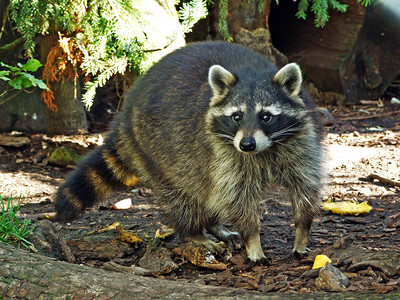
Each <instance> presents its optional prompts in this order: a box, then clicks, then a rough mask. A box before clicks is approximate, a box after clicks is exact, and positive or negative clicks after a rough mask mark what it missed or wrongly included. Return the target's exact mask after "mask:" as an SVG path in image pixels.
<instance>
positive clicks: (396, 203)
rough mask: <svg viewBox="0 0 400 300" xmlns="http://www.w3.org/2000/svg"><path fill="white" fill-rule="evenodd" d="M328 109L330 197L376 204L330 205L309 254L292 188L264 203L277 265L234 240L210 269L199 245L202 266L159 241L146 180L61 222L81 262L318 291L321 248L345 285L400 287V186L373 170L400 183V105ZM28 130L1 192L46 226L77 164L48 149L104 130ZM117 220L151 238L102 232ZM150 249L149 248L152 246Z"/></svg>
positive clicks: (266, 238) (10, 156)
mask: <svg viewBox="0 0 400 300" xmlns="http://www.w3.org/2000/svg"><path fill="white" fill-rule="evenodd" d="M329 110H330V111H331V112H332V113H333V115H334V116H335V121H334V124H333V125H331V126H328V127H327V136H326V140H325V144H326V148H327V166H326V168H327V170H328V174H329V176H328V178H327V185H326V189H325V192H324V201H326V200H328V199H330V200H332V201H344V200H352V201H355V202H358V203H361V202H364V201H367V202H368V204H370V205H371V206H372V207H373V210H372V211H371V212H369V213H367V214H362V215H359V216H353V215H337V214H332V213H331V212H327V211H325V212H323V213H322V214H321V215H320V216H319V217H317V218H316V219H315V221H314V223H313V226H312V230H311V235H310V240H309V243H308V246H309V248H310V249H311V252H310V254H309V255H308V257H306V258H304V259H302V260H300V261H295V260H292V259H291V258H289V254H290V251H291V247H292V243H293V238H294V225H293V220H292V216H291V208H290V205H289V202H288V200H287V198H286V195H285V193H284V191H282V190H279V189H278V190H277V191H276V192H274V193H272V194H268V195H267V196H266V198H265V200H264V201H263V202H262V203H261V218H262V228H261V241H262V246H263V249H264V252H265V253H266V254H267V255H268V256H269V258H270V261H271V265H270V266H254V265H252V264H250V263H247V262H246V261H245V251H244V249H243V247H242V248H239V247H238V246H236V247H234V250H233V252H232V253H231V258H230V260H228V261H227V260H225V258H226V257H220V256H217V255H216V256H215V259H216V260H218V262H220V264H216V266H214V267H213V266H211V268H210V267H209V266H205V265H204V264H203V265H202V263H204V260H207V255H209V254H207V253H206V254H204V253H202V252H201V251H200V250H194V253H195V254H198V255H199V256H200V260H197V264H199V265H200V266H199V265H198V266H195V265H194V264H193V263H192V262H190V261H189V260H192V261H193V262H194V260H193V257H191V256H190V255H193V251H192V254H189V255H188V254H187V251H186V252H185V249H186V250H187V249H188V248H184V246H182V245H180V244H179V243H178V242H177V241H176V240H174V239H171V240H168V239H167V240H165V241H161V242H160V241H159V240H158V239H155V238H154V234H155V232H156V230H157V229H159V228H160V227H161V226H162V214H161V212H160V211H159V209H158V208H157V207H156V206H155V205H154V204H152V203H151V191H149V190H147V189H145V187H141V186H138V187H137V188H136V187H135V189H133V190H128V189H127V190H125V191H119V192H117V193H115V194H113V195H112V196H111V197H109V198H108V199H107V200H106V201H105V202H103V203H101V204H100V205H98V206H97V207H95V208H93V209H90V210H88V211H87V212H86V213H85V214H84V216H83V217H82V218H81V219H79V220H76V221H74V222H71V223H67V224H58V223H56V222H54V224H55V225H56V227H57V228H58V229H59V230H60V231H59V234H60V235H61V236H62V237H64V238H65V240H66V241H67V245H68V246H69V247H70V249H71V250H72V253H73V254H74V256H75V258H76V263H83V264H87V265H89V266H93V267H99V268H109V267H110V265H113V266H114V267H115V266H117V268H118V266H132V265H136V266H138V265H140V266H141V267H144V268H145V269H153V271H151V272H147V273H146V274H145V275H146V276H154V277H159V278H164V279H171V280H182V281H186V282H200V283H203V284H206V285H220V286H227V287H237V288H242V289H250V290H255V291H259V292H263V293H267V292H297V293H311V292H315V291H316V290H317V287H316V279H317V277H318V275H319V271H312V270H311V267H312V264H313V260H314V258H315V256H316V255H317V254H320V253H325V254H329V255H328V256H330V258H331V259H332V261H333V264H334V265H335V266H337V267H338V268H339V269H340V270H341V271H342V272H343V273H344V274H345V275H346V276H347V277H348V278H349V280H350V283H351V284H350V286H349V287H348V288H347V289H346V290H350V291H366V290H373V291H376V292H377V293H388V292H390V291H393V290H394V291H396V290H397V291H398V290H400V270H399V268H400V267H399V263H400V188H399V187H398V186H397V187H396V186H394V185H393V184H391V183H382V182H380V181H377V180H372V179H369V178H368V176H369V175H370V174H373V173H374V174H378V175H380V176H382V177H384V178H387V179H391V180H397V181H399V180H400V106H399V105H391V104H389V103H388V102H385V103H384V105H383V107H379V106H377V105H376V104H369V105H361V106H352V107H342V108H335V107H333V108H332V107H330V108H329ZM374 116H377V117H374ZM14 136H18V134H17V135H14ZM25 136H26V135H25ZM27 137H28V138H29V143H28V144H27V145H25V146H21V147H0V194H1V195H2V197H3V199H6V198H7V197H8V196H10V195H12V196H13V198H14V199H15V200H17V199H18V197H20V199H21V202H22V204H23V205H22V207H21V209H20V215H21V217H26V218H31V219H32V220H33V222H34V223H36V224H39V220H41V219H43V218H46V217H45V216H46V215H51V213H54V208H53V200H54V194H55V192H56V190H57V187H58V186H59V185H60V184H61V183H62V182H63V180H64V178H65V177H66V175H67V174H68V172H70V171H71V168H62V167H57V166H54V165H50V164H48V161H47V157H48V155H49V153H51V151H53V150H54V149H55V148H56V147H59V146H61V145H67V146H69V147H70V148H72V149H74V150H75V151H77V152H80V153H82V154H84V153H87V152H88V151H89V150H90V149H92V148H93V147H95V145H96V144H97V143H98V142H99V140H101V134H90V135H81V136H71V137H66V136H57V137H48V136H46V135H28V136H27ZM126 198H131V199H132V201H133V205H132V207H131V208H130V209H125V210H115V209H113V204H114V203H115V202H117V201H119V200H122V199H126ZM115 222H119V223H120V224H121V225H122V226H123V228H124V229H125V230H128V231H129V232H132V233H135V234H136V235H138V236H139V237H140V238H142V239H143V242H142V243H139V244H135V245H128V244H126V243H125V242H121V241H120V240H118V239H117V238H116V232H115V230H109V231H104V232H93V231H96V230H98V229H101V228H106V227H107V226H109V225H111V224H114V223H115ZM90 232H92V233H91V234H88V233H90ZM335 243H336V244H335ZM338 245H339V246H338ZM340 245H341V246H340ZM146 249H149V250H147V252H146ZM197 251H198V252H197ZM145 253H146V255H145ZM160 253H161V254H162V255H161V254H160ZM185 253H186V254H185ZM143 257H144V258H143ZM165 257H167V259H165ZM149 261H150V263H149ZM157 264H158V265H159V266H158V268H157V266H155V265H157Z"/></svg>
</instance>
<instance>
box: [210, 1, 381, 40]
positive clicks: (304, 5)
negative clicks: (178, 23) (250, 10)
mask: <svg viewBox="0 0 400 300" xmlns="http://www.w3.org/2000/svg"><path fill="white" fill-rule="evenodd" d="M248 1H256V2H258V11H259V12H261V11H262V9H263V8H264V1H263V0H248ZM357 1H358V2H359V3H361V4H362V5H364V6H368V5H370V4H372V2H373V1H374V0H357ZM275 2H276V3H277V4H279V0H275ZM310 6H311V11H312V12H313V13H314V15H315V18H314V22H315V26H316V27H324V26H325V25H326V23H327V22H328V20H329V9H336V10H338V11H340V12H343V13H344V12H346V10H347V7H348V5H347V4H342V3H340V2H339V0H300V1H299V4H298V11H297V13H296V17H297V18H299V19H306V18H307V12H308V10H309V8H310ZM227 17H228V0H220V1H219V19H218V31H219V32H220V33H221V35H222V36H223V37H224V39H225V40H228V41H231V40H232V37H231V36H230V34H229V30H228V22H227Z"/></svg>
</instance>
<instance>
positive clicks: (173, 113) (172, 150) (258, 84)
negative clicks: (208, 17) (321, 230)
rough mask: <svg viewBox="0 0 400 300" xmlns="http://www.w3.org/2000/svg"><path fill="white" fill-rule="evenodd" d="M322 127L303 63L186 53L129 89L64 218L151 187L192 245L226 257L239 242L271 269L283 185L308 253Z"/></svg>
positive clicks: (62, 211)
mask: <svg viewBox="0 0 400 300" xmlns="http://www.w3.org/2000/svg"><path fill="white" fill-rule="evenodd" d="M319 124H320V123H319V120H318V115H317V113H316V111H315V106H314V104H313V102H312V101H311V100H310V98H309V97H308V96H307V94H306V92H305V91H304V90H303V89H302V75H301V71H300V68H299V66H298V65H297V64H295V63H290V64H287V65H286V66H284V67H283V68H281V69H279V70H278V69H277V68H276V67H275V66H274V65H273V64H271V63H270V62H268V61H267V60H266V59H265V58H263V57H262V56H261V55H259V54H256V53H254V52H253V51H251V50H249V49H247V48H245V47H243V46H240V45H237V44H232V43H225V42H202V43H193V44H190V45H187V46H185V47H183V48H181V49H179V50H176V51H175V52H173V53H171V54H169V55H167V56H166V57H164V58H163V59H161V60H160V61H159V62H158V63H156V64H155V65H154V66H153V67H151V68H150V69H149V70H148V72H147V73H146V74H145V75H144V76H142V77H141V78H140V79H138V80H137V82H136V83H135V85H134V86H133V87H132V88H131V89H130V90H129V92H127V94H126V97H125V102H124V105H123V108H122V110H121V112H120V113H119V114H118V115H117V116H116V118H115V120H114V122H113V124H112V126H111V128H110V132H109V133H108V135H107V137H106V139H105V143H104V145H102V146H100V147H98V148H97V149H95V150H93V151H92V152H91V153H89V154H88V155H87V156H86V158H85V159H84V160H83V161H82V162H81V163H80V164H79V165H78V167H77V169H76V170H75V171H73V172H72V174H71V175H70V176H69V177H68V178H67V180H66V182H65V183H64V184H63V185H62V186H61V187H60V188H59V190H58V193H57V196H56V202H55V208H56V211H57V215H58V217H59V219H60V220H64V221H65V220H71V219H74V218H77V217H79V216H80V215H81V214H82V212H83V211H84V210H85V208H87V207H90V206H92V205H93V204H95V203H96V202H97V201H98V200H99V199H102V198H104V196H106V195H107V194H109V193H110V192H112V191H113V190H115V189H116V188H118V187H121V186H124V185H125V186H126V185H127V186H130V185H134V184H136V183H137V182H138V180H140V181H141V182H142V183H143V184H144V185H146V186H149V187H151V188H152V189H153V192H154V198H155V200H156V201H157V203H158V204H159V205H160V206H161V207H162V209H163V210H164V212H165V215H166V218H167V220H168V221H169V223H170V225H172V226H174V227H175V230H176V232H177V233H178V235H179V237H180V238H181V240H182V241H194V242H198V243H201V244H204V245H205V246H206V247H208V248H209V249H213V250H217V251H219V250H221V248H223V247H224V246H225V244H224V243H225V242H228V241H230V240H231V239H234V238H236V237H237V236H240V237H241V239H242V240H243V243H244V245H245V247H246V251H247V256H248V258H249V259H250V260H251V261H254V262H263V261H265V255H264V252H263V250H262V247H261V243H260V233H259V231H260V209H259V202H260V200H261V199H263V196H264V195H265V192H266V190H268V189H270V188H271V185H276V184H278V185H281V186H283V187H285V188H286V189H287V191H288V193H289V195H290V198H291V201H292V207H293V214H294V223H295V239H294V245H293V250H292V254H293V255H295V256H298V255H300V256H301V255H303V254H304V253H305V252H306V244H307V239H308V235H309V229H310V226H311V223H312V220H313V217H314V216H315V214H316V212H317V211H318V210H319V207H320V190H321V182H322V177H323V172H322V160H323V151H322V147H321V139H322V132H321V126H320V125H319ZM225 223H229V224H231V225H232V228H233V229H234V230H235V231H232V232H231V231H229V230H228V229H227V228H225V227H224V226H223V224H225ZM205 231H208V232H209V233H211V234H213V235H214V236H215V237H217V238H218V239H219V240H220V241H221V242H218V243H217V242H214V241H211V240H210V239H208V238H207V237H206V236H205V235H204V233H205Z"/></svg>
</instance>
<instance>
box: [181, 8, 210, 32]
mask: <svg viewBox="0 0 400 300" xmlns="http://www.w3.org/2000/svg"><path fill="white" fill-rule="evenodd" d="M178 13H179V19H180V20H181V25H182V30H183V32H184V33H187V32H190V31H192V27H193V25H194V24H196V23H197V22H198V21H199V20H201V19H204V18H205V17H207V14H208V10H207V1H203V0H192V1H190V2H183V3H182V6H181V7H180V9H179V11H178Z"/></svg>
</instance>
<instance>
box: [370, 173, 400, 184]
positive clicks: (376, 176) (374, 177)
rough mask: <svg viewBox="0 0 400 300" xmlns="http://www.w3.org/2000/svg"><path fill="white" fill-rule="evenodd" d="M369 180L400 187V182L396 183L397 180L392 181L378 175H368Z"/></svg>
mask: <svg viewBox="0 0 400 300" xmlns="http://www.w3.org/2000/svg"><path fill="white" fill-rule="evenodd" d="M368 178H369V179H372V180H374V179H377V180H379V181H380V182H382V183H386V184H390V185H392V186H397V187H400V181H396V180H392V179H389V178H385V177H382V176H379V175H377V174H370V175H368Z"/></svg>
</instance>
